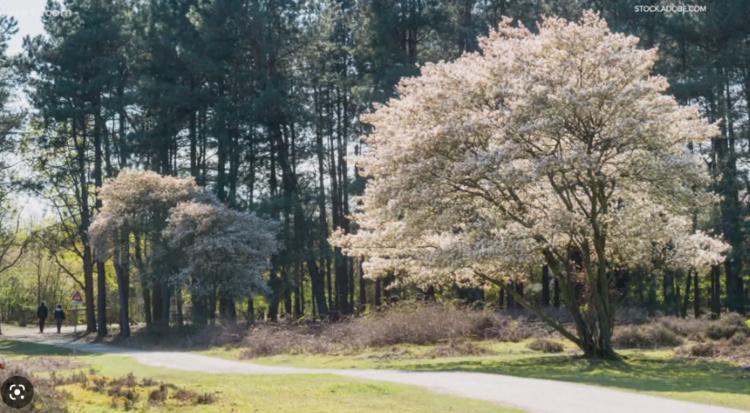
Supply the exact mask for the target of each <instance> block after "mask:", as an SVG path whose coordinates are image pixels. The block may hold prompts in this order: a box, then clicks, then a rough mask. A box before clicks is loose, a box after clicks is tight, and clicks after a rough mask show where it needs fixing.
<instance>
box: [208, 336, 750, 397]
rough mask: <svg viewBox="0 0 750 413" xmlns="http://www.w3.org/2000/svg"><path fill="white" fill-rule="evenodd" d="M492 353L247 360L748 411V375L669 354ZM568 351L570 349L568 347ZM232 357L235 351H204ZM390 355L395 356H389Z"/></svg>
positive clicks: (496, 349)
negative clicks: (563, 388) (521, 384)
mask: <svg viewBox="0 0 750 413" xmlns="http://www.w3.org/2000/svg"><path fill="white" fill-rule="evenodd" d="M478 345H479V346H483V347H485V348H487V349H489V350H491V351H492V352H493V353H494V354H492V355H482V356H462V357H445V358H442V357H441V358H432V357H428V356H427V354H429V352H430V351H431V350H433V349H434V346H398V347H392V348H386V349H379V350H371V351H367V352H363V353H359V354H346V355H278V356H273V357H263V358H258V359H253V360H250V361H252V362H255V363H262V364H269V365H285V366H299V367H326V368H384V369H401V370H414V371H457V370H460V371H475V372H482V373H497V374H507V375H512V376H519V377H531V378H541V379H552V380H562V381H570V382H577V383H586V384H593V385H601V386H607V387H615V388H619V389H623V390H628V391H637V392H642V393H648V394H651V395H656V396H663V397H670V398H675V399H682V400H687V401H693V402H699V403H707V404H713V405H721V406H727V407H733V408H738V409H743V410H749V411H750V372H748V371H744V370H742V369H741V368H739V366H737V365H735V364H732V363H729V362H725V361H712V360H686V359H678V358H675V357H674V355H673V353H672V352H671V351H656V350H648V351H641V350H624V351H621V352H620V354H622V355H623V356H624V357H625V358H624V360H622V361H588V360H585V359H582V358H580V357H578V356H576V355H574V354H572V353H570V352H569V353H565V354H542V353H538V352H534V351H531V350H528V349H527V348H526V346H525V343H496V342H483V343H479V344H478ZM567 347H568V348H570V349H572V347H571V346H570V344H568V345H567ZM204 353H207V354H212V355H215V356H220V357H225V358H238V357H239V355H240V351H239V350H237V349H213V350H211V351H207V352H204ZM394 355H395V356H394Z"/></svg>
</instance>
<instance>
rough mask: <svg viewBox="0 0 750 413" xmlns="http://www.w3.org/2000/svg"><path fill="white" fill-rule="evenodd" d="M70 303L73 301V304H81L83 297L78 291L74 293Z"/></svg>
mask: <svg viewBox="0 0 750 413" xmlns="http://www.w3.org/2000/svg"><path fill="white" fill-rule="evenodd" d="M71 301H73V303H74V304H81V303H83V297H81V293H80V292H79V291H76V292H74V293H73V298H72V299H71Z"/></svg>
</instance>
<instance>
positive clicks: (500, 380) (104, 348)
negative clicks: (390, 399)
mask: <svg viewBox="0 0 750 413" xmlns="http://www.w3.org/2000/svg"><path fill="white" fill-rule="evenodd" d="M7 337H8V338H10V339H16V340H22V341H34V342H41V343H47V344H53V345H57V346H62V347H66V348H70V349H74V350H78V351H82V352H90V353H110V354H119V355H122V356H128V357H133V358H134V359H136V360H137V361H138V362H139V363H142V364H144V365H148V366H156V367H164V368H169V369H177V370H186V371H196V372H203V373H209V374H222V373H224V374H230V373H231V374H335V375H340V376H347V377H355V378H361V379H367V380H378V381H386V382H393V383H402V384H409V385H414V386H420V387H424V388H428V389H430V390H433V391H437V392H440V393H447V394H452V395H456V396H461V397H467V398H472V399H479V400H486V401H489V402H493V403H496V404H500V405H503V406H510V407H517V408H520V409H523V410H526V411H528V412H531V413H589V412H590V413H652V412H653V413H739V412H741V411H740V410H734V409H727V408H722V407H715V406H707V405H702V404H696V403H689V402H683V401H677V400H670V399H666V398H661V397H653V396H647V395H642V394H637V393H631V392H625V391H619V390H611V389H607V388H603V387H598V386H590V385H585V384H578V383H566V382H559V381H552V380H541V379H526V378H520V377H512V376H504V375H499V374H486V373H465V372H406V371H392V370H358V369H306V368H295V367H276V366H263V365H259V364H252V363H246V362H241V361H231V360H224V359H220V358H216V357H208V356H203V355H199V354H194V353H187V352H173V351H139V350H132V349H127V348H122V347H114V346H110V345H105V344H90V343H84V342H80V341H75V340H73V339H71V338H70V336H67V335H62V336H56V335H54V334H45V335H44V336H39V335H38V334H29V333H27V332H22V333H19V332H11V333H10V334H9V335H8V336H7Z"/></svg>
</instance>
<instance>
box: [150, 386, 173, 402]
mask: <svg viewBox="0 0 750 413" xmlns="http://www.w3.org/2000/svg"><path fill="white" fill-rule="evenodd" d="M168 394H169V390H168V389H167V386H166V385H164V384H162V385H160V386H159V388H158V389H156V390H152V391H151V393H149V394H148V402H149V403H150V404H164V402H165V401H167V396H168Z"/></svg>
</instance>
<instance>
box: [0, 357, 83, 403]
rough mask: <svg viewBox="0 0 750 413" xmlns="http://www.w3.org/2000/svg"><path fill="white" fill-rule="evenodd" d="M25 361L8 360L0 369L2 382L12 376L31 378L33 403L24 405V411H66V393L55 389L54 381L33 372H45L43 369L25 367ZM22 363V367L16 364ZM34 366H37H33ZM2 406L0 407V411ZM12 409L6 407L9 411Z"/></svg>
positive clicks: (0, 380)
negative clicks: (3, 367)
mask: <svg viewBox="0 0 750 413" xmlns="http://www.w3.org/2000/svg"><path fill="white" fill-rule="evenodd" d="M26 361H27V360H23V361H9V362H8V364H7V366H6V368H5V369H3V370H0V383H2V382H4V381H5V380H7V379H8V378H10V377H12V376H23V377H26V378H28V379H29V380H31V382H32V383H33V384H34V403H32V404H31V406H27V407H25V408H24V409H23V410H24V411H29V412H35V413H68V411H69V410H68V408H67V406H66V399H67V398H68V397H69V396H68V394H67V393H65V392H62V391H60V390H57V389H56V388H55V383H54V382H53V380H52V379H51V378H43V377H39V376H37V375H35V374H34V373H35V372H43V371H44V372H46V371H45V370H32V369H30V368H27V367H26ZM17 363H18V364H19V365H22V366H23V368H21V367H20V366H17V365H16V364H17ZM35 367H38V365H37V366H35ZM3 409H4V407H0V411H2V412H5V411H6V410H3ZM10 410H12V409H8V410H7V411H10Z"/></svg>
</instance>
